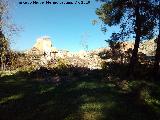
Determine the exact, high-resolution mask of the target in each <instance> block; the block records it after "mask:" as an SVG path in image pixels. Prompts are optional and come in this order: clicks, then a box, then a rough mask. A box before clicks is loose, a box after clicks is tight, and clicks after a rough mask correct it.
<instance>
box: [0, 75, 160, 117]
mask: <svg viewBox="0 0 160 120" xmlns="http://www.w3.org/2000/svg"><path fill="white" fill-rule="evenodd" d="M0 79H1V80H0V120H159V119H160V115H159V113H160V104H159V98H158V97H157V94H159V91H158V89H159V87H157V88H156V87H154V88H153V89H154V90H155V91H157V93H155V96H154V95H153V97H154V98H152V99H153V100H152V101H151V100H149V99H148V101H151V102H148V103H149V104H147V103H146V104H142V105H141V104H137V103H136V101H134V99H132V97H133V96H130V95H129V94H128V93H127V92H125V91H123V90H121V89H119V88H117V87H116V85H115V84H114V83H112V82H102V81H101V80H100V79H98V78H93V77H92V76H85V77H79V78H77V80H76V81H73V82H68V83H67V82H66V83H62V84H61V85H59V86H57V85H55V84H51V83H50V84H49V83H44V82H38V81H34V80H33V79H31V78H28V77H25V76H23V77H21V76H14V75H11V76H6V77H3V78H0ZM155 101H156V102H155ZM156 103H157V104H156Z"/></svg>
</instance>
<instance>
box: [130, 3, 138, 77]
mask: <svg viewBox="0 0 160 120" xmlns="http://www.w3.org/2000/svg"><path fill="white" fill-rule="evenodd" d="M135 34H136V37H135V44H134V49H133V52H132V56H131V58H130V65H129V74H130V75H131V74H132V73H133V72H134V68H135V65H136V64H137V62H138V48H139V44H140V37H141V20H140V12H139V4H138V1H137V4H136V6H135Z"/></svg>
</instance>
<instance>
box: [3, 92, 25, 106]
mask: <svg viewBox="0 0 160 120" xmlns="http://www.w3.org/2000/svg"><path fill="white" fill-rule="evenodd" d="M23 96H24V95H23V94H18V95H12V96H9V97H5V98H2V99H0V104H3V103H6V102H9V101H14V100H17V99H20V98H22V97H23Z"/></svg>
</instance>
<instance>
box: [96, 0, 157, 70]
mask: <svg viewBox="0 0 160 120" xmlns="http://www.w3.org/2000/svg"><path fill="white" fill-rule="evenodd" d="M98 1H102V2H104V4H102V6H101V7H100V8H98V9H97V10H96V14H97V15H98V16H99V18H100V19H101V20H102V21H103V22H104V24H106V25H108V26H115V25H119V26H120V32H119V33H117V35H116V36H117V38H118V40H126V39H128V38H131V36H133V38H135V45H134V49H133V52H132V57H131V60H130V70H129V72H130V73H132V72H133V70H134V66H135V64H136V63H137V62H138V48H139V44H140V41H141V40H143V39H148V38H152V37H153V36H154V34H155V31H154V28H155V26H156V19H155V15H154V14H153V13H154V12H155V9H154V8H155V7H154V6H155V3H156V2H157V1H156V0H155V1H154V0H98ZM156 12H157V11H156ZM112 40H115V38H114V37H112Z"/></svg>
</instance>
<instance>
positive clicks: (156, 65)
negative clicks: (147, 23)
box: [153, 20, 160, 80]
mask: <svg viewBox="0 0 160 120" xmlns="http://www.w3.org/2000/svg"><path fill="white" fill-rule="evenodd" d="M156 42H157V49H156V54H155V62H154V69H153V72H154V74H153V75H154V79H155V80H158V71H159V63H160V20H159V35H158V38H157V40H156Z"/></svg>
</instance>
